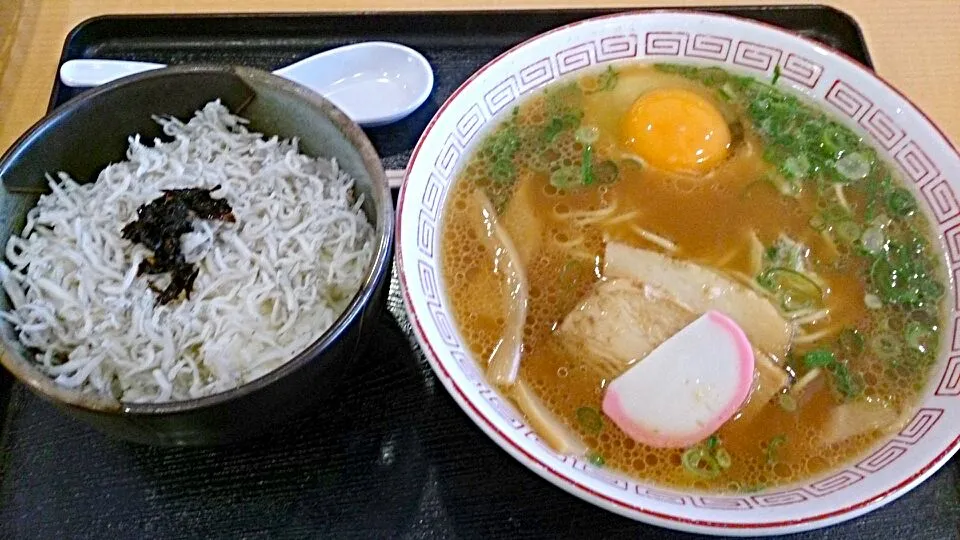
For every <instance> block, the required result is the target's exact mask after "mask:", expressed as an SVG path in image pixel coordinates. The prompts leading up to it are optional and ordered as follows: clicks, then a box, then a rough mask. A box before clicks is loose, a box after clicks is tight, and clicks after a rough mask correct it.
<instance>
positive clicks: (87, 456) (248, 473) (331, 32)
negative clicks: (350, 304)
mask: <svg viewBox="0 0 960 540" xmlns="http://www.w3.org/2000/svg"><path fill="white" fill-rule="evenodd" d="M613 11H614V10H579V11H567V10H560V11H558V10H553V11H520V12H451V13H380V14H362V13H349V14H290V15H229V16H110V17H101V18H97V19H92V20H90V21H87V22H85V23H83V24H81V25H80V26H79V27H77V28H76V29H75V30H74V31H73V32H71V33H70V35H69V36H68V38H67V40H66V43H65V46H64V49H63V57H62V60H64V61H65V60H68V59H73V58H92V57H98V58H118V59H130V60H145V61H157V62H164V63H174V64H177V63H188V62H216V63H236V64H244V65H249V66H255V67H261V68H266V69H275V68H277V67H280V66H282V65H285V64H288V63H290V62H293V61H295V60H297V59H299V58H302V57H304V56H307V55H309V54H312V53H314V52H317V51H318V50H322V49H325V48H329V47H334V46H338V45H343V44H347V43H351V42H356V41H361V40H374V39H385V40H391V41H397V42H400V43H404V44H406V45H410V46H412V47H414V48H416V49H418V50H420V51H421V52H423V54H424V55H425V56H426V57H427V59H428V60H430V62H431V63H432V64H433V67H434V69H435V72H436V86H435V88H434V92H433V95H432V96H431V98H430V99H429V100H428V102H427V103H426V104H425V105H424V106H423V107H422V108H421V109H420V110H418V111H417V112H416V113H415V114H413V115H412V116H410V117H408V118H407V119H405V120H404V121H402V122H400V123H397V124H395V125H392V126H387V127H383V128H376V129H371V130H369V131H368V134H369V136H370V138H371V140H372V141H373V143H374V145H375V146H376V147H377V150H378V151H379V152H380V154H381V155H382V156H383V159H384V165H385V166H386V167H387V168H388V169H397V168H403V167H404V166H405V164H406V162H407V159H408V157H409V152H410V149H411V148H412V146H413V145H414V144H415V142H416V140H417V139H418V137H419V136H420V133H421V132H422V130H423V129H424V127H425V126H426V124H427V122H428V121H429V120H430V118H431V117H432V115H433V114H434V113H435V112H436V110H437V108H438V107H439V105H440V104H441V103H442V102H443V100H445V99H446V98H447V97H448V96H449V95H450V94H451V93H452V92H453V90H454V89H455V88H456V87H457V86H458V85H459V84H460V83H461V82H462V81H463V80H464V79H466V78H467V77H468V76H469V75H470V74H471V73H472V72H473V71H475V70H476V69H477V68H479V67H480V66H481V65H483V64H484V63H485V62H487V61H488V60H490V59H492V58H493V57H494V56H496V55H497V54H499V53H500V52H502V51H504V50H506V49H508V48H509V47H511V46H513V45H514V44H516V43H518V42H520V41H522V40H524V39H526V38H528V37H530V36H533V35H535V34H537V33H540V32H541V31H544V30H547V29H550V28H553V27H556V26H559V25H562V24H565V23H568V22H571V21H575V20H579V19H583V18H587V17H591V16H595V15H601V14H605V13H611V12H613ZM713 11H720V12H724V13H729V14H734V15H740V16H744V17H749V18H753V19H757V20H761V21H765V22H768V23H772V24H775V25H778V26H781V27H784V28H787V29H790V30H794V31H796V32H799V33H801V34H803V35H806V36H808V37H812V38H814V39H817V40H820V41H822V42H823V43H825V44H827V45H829V46H832V47H834V48H837V49H839V50H841V51H843V52H844V53H846V54H847V55H849V56H851V57H853V58H854V59H856V60H858V61H860V62H862V63H863V64H865V65H867V66H869V65H870V57H869V55H868V53H867V49H866V46H865V44H864V42H863V38H862V35H861V33H860V30H859V28H858V27H857V24H856V23H855V21H853V20H852V19H851V18H850V17H848V16H846V15H845V14H843V13H841V12H839V11H836V10H834V9H831V8H826V7H819V6H806V7H749V8H724V9H714V10H713ZM77 93H78V91H77V90H74V89H70V88H67V87H64V86H62V85H61V84H60V83H59V81H58V82H56V83H55V84H54V87H53V93H52V95H51V99H50V107H51V108H53V107H56V106H57V105H59V104H61V103H63V102H64V101H66V100H67V99H69V98H71V97H73V96H75V95H77ZM388 307H389V309H388V310H387V311H385V312H384V314H383V316H382V317H381V319H380V322H379V327H378V328H377V329H376V330H375V331H371V332H370V334H369V339H370V341H371V343H370V347H369V349H368V351H367V353H366V354H365V356H364V357H362V358H359V359H358V361H357V362H355V364H354V367H353V368H352V370H351V372H350V374H349V376H348V377H347V380H346V381H345V382H344V384H343V387H342V389H341V391H340V392H339V393H337V394H336V395H331V396H327V397H326V398H325V400H324V402H323V404H322V405H321V406H319V407H317V408H316V409H315V410H313V411H312V412H310V413H309V414H306V415H304V416H302V417H299V418H297V419H296V420H294V421H291V422H290V423H288V424H286V425H283V426H280V427H279V428H278V430H277V431H276V432H275V433H273V434H271V435H268V436H265V437H262V438H260V439H257V440H252V441H249V442H246V443H243V444H238V445H234V446H229V447H221V448H212V449H211V448H207V449H195V448H187V449H169V448H166V449H165V448H151V447H142V446H136V445H132V444H128V443H124V442H119V441H115V440H112V439H108V438H106V437H104V436H103V435H101V434H99V433H98V432H96V431H93V430H92V429H91V428H88V427H86V426H85V425H83V424H80V423H78V422H76V421H74V420H72V419H70V418H68V417H66V416H64V415H62V414H60V413H59V412H57V411H56V410H55V409H53V408H52V406H50V405H49V404H47V403H46V402H44V401H42V400H40V399H39V398H37V397H35V396H34V395H32V394H31V393H30V392H29V391H27V389H26V388H25V387H23V386H22V385H19V384H16V383H14V384H10V383H9V378H8V383H7V384H6V385H5V386H0V398H4V397H5V398H6V399H5V401H6V402H7V405H6V409H5V410H3V411H0V412H2V415H0V422H2V423H0V538H42V539H48V538H50V539H52V538H131V539H141V538H174V537H191V538H192V537H197V538H214V537H220V538H316V537H330V538H412V539H429V538H615V537H642V538H670V539H673V538H689V537H691V535H686V534H682V533H675V532H672V531H668V530H665V529H660V528H657V527H652V526H648V525H644V524H642V523H636V522H633V521H630V520H627V519H625V518H622V517H619V516H616V515H614V514H611V513H608V512H606V511H603V510H600V509H598V508H595V507H593V506H591V505H589V504H587V503H585V502H582V501H580V500H579V499H577V498H575V497H573V496H571V495H568V494H566V493H565V492H563V491H561V490H560V489H558V488H556V487H554V486H553V485H551V484H549V483H548V482H546V481H544V480H542V479H541V478H540V477H538V476H537V475H535V474H534V473H532V472H530V471H528V470H527V469H526V468H525V467H524V466H522V465H520V464H519V463H518V462H517V461H515V460H514V459H513V458H511V457H509V456H508V455H507V454H506V453H505V452H504V451H502V450H500V449H499V447H497V446H496V445H495V444H494V443H493V442H492V441H490V439H488V438H487V437H486V436H485V435H484V434H483V433H482V432H481V431H480V430H479V429H478V428H477V427H476V426H475V425H474V424H473V423H472V422H471V421H470V420H469V419H468V418H467V417H466V415H464V414H463V413H462V412H461V411H460V409H459V408H458V407H457V405H456V404H455V403H454V402H453V400H452V399H451V398H450V397H449V396H448V395H447V393H446V391H444V390H443V388H442V386H441V385H440V384H439V383H438V381H437V379H436V378H435V377H434V375H433V373H432V371H431V370H430V368H429V366H428V365H427V364H426V362H425V361H424V360H423V358H422V356H421V355H420V353H419V351H418V349H417V347H416V346H415V345H414V344H413V343H412V340H411V338H410V333H409V328H408V326H407V323H406V317H405V316H404V314H403V307H402V303H401V302H400V301H399V297H398V295H397V286H396V280H395V279H394V281H393V283H392V287H391V294H390V298H389V301H388ZM3 374H4V373H3V372H2V370H0V375H3ZM957 476H958V470H957V465H956V462H952V463H951V464H950V465H948V466H947V467H945V468H944V469H942V470H941V471H940V472H938V473H937V474H935V475H934V476H933V477H932V478H931V479H929V480H927V481H926V482H924V483H923V484H922V485H921V486H919V487H918V488H917V489H915V490H913V491H912V492H911V493H910V494H908V495H906V496H904V497H903V498H901V499H900V500H898V501H896V502H894V503H891V504H890V505H888V506H886V507H884V508H882V509H880V510H877V511H875V512H873V513H870V514H868V515H866V516H864V517H861V518H859V519H857V520H854V521H851V522H848V523H846V524H843V525H839V526H836V527H832V528H829V529H825V530H821V531H817V532H811V533H807V534H803V535H799V536H798V538H858V539H859V538H864V539H884V540H886V539H888V538H896V539H898V540H903V539H909V538H922V539H939V538H957V536H958V533H960V531H958V528H957V524H958V517H960V504H958V492H957V489H956V487H955V486H956V485H957V480H958V478H957Z"/></svg>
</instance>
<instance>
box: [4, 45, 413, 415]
mask: <svg viewBox="0 0 960 540" xmlns="http://www.w3.org/2000/svg"><path fill="white" fill-rule="evenodd" d="M191 73H216V74H223V75H234V76H236V77H239V79H240V80H241V81H242V82H243V83H244V84H248V83H249V81H254V82H258V83H261V84H265V85H267V86H270V87H273V88H276V89H278V90H280V91H283V92H285V93H287V94H288V95H293V96H295V97H297V98H298V99H300V100H301V101H303V102H305V103H306V104H307V105H309V106H310V108H311V110H313V111H314V112H316V113H317V114H319V115H322V116H325V117H327V118H328V119H329V120H330V121H331V122H332V123H333V124H334V126H335V127H336V128H337V129H339V130H340V132H341V133H342V134H343V136H344V138H345V139H347V141H348V142H349V143H350V145H351V146H352V147H353V148H354V149H355V150H356V151H357V153H358V154H359V155H360V158H361V161H362V163H363V165H364V169H365V170H366V171H367V173H368V174H369V175H370V180H371V189H372V190H373V191H374V193H375V195H376V196H378V197H379V200H380V201H381V204H377V203H376V202H375V201H374V203H373V204H374V208H375V213H376V217H377V219H378V220H379V223H377V224H375V228H374V234H375V236H376V249H375V251H374V253H373V257H372V258H371V261H370V263H369V265H368V268H367V271H366V273H365V275H364V279H363V281H362V283H361V285H360V288H359V289H358V290H357V292H356V293H355V294H354V296H353V299H352V300H351V301H350V303H349V304H348V305H347V307H346V308H345V309H344V310H343V312H342V313H341V314H340V315H339V316H338V317H337V318H336V319H335V320H334V322H333V324H332V325H331V326H330V327H329V328H328V329H327V330H326V331H324V333H323V334H321V335H320V336H318V337H317V338H316V339H315V340H314V341H312V342H311V343H310V344H309V345H307V347H306V348H305V349H303V350H302V351H300V352H299V353H297V354H296V355H294V356H293V357H291V358H290V359H289V360H288V361H287V362H285V363H284V364H282V365H280V366H279V367H277V368H276V369H273V370H272V371H270V372H268V373H266V374H264V375H262V376H260V377H258V378H256V379H253V380H251V381H248V382H246V383H243V384H241V385H240V386H237V387H235V388H231V389H229V390H225V391H223V392H218V393H216V394H212V395H209V396H204V397H200V398H191V399H185V400H179V401H165V402H160V403H151V402H145V403H134V402H125V401H120V400H116V399H114V398H112V397H108V396H104V395H101V394H93V393H84V392H81V391H79V390H76V389H71V388H65V387H62V386H60V385H58V384H57V383H55V382H54V381H53V379H51V378H49V377H48V376H47V375H46V374H44V373H42V372H41V371H40V370H39V369H37V368H36V367H35V366H33V364H32V363H31V362H30V361H29V360H28V359H26V358H20V355H17V354H11V352H10V351H8V350H7V347H6V346H3V347H0V364H2V365H3V366H4V367H5V368H6V369H7V371H9V372H10V373H12V374H13V375H14V377H15V378H16V379H17V380H18V381H19V382H21V383H23V384H25V385H26V386H28V387H29V388H30V389H31V390H33V391H34V392H35V393H37V394H39V395H40V396H41V397H43V398H44V399H47V400H49V401H51V402H53V403H55V404H62V405H67V406H69V407H72V408H76V409H80V410H85V411H91V412H96V413H108V414H123V415H128V416H131V417H149V416H161V415H168V414H178V413H186V412H190V411H194V410H198V409H205V408H210V407H214V406H217V405H221V404H223V403H226V402H228V401H232V400H234V399H237V398H240V397H243V396H245V395H248V394H252V393H255V392H257V391H259V390H261V389H263V388H265V387H267V386H270V385H272V384H274V383H275V382H277V381H279V380H280V379H283V378H284V377H286V376H288V375H292V374H293V373H294V372H296V371H298V370H299V369H300V368H301V367H303V366H304V365H305V364H307V363H309V362H311V361H315V360H316V361H319V360H320V359H319V358H318V356H319V355H320V354H321V353H322V352H323V350H325V349H327V348H328V347H329V346H330V345H332V344H333V343H334V342H336V340H337V339H339V338H340V337H341V335H342V334H343V333H344V332H345V331H346V330H347V327H348V326H349V324H350V323H352V322H353V321H354V320H355V319H357V318H358V317H360V316H361V315H362V313H363V311H364V310H365V309H366V307H367V305H368V304H369V303H370V301H371V299H372V297H373V295H374V294H375V292H376V289H377V287H378V286H379V284H380V283H381V282H382V281H383V279H384V277H385V276H386V275H387V273H389V270H390V266H389V263H390V259H391V254H392V251H393V242H394V237H395V235H394V228H395V224H396V220H395V210H394V207H393V204H392V197H391V193H390V187H389V184H388V182H387V178H386V173H385V171H384V168H383V164H382V162H381V160H380V157H379V155H378V154H377V152H376V150H375V149H374V147H373V144H372V143H371V142H370V139H369V138H368V137H367V136H366V134H365V133H364V132H363V130H362V129H361V128H360V126H359V125H358V124H357V123H356V122H354V121H353V120H351V119H350V118H349V117H348V116H347V115H346V114H345V113H344V112H343V111H341V110H340V109H339V108H338V107H337V106H336V105H334V104H333V103H332V102H331V101H329V100H327V99H326V98H324V97H323V96H322V95H320V94H318V93H317V92H315V91H313V90H311V89H310V88H308V87H306V86H303V85H301V84H299V83H296V82H294V81H291V80H288V79H285V78H283V77H280V76H278V75H275V74H273V73H270V72H268V71H265V70H262V69H259V68H252V67H246V66H237V65H220V64H196V65H193V64H191V65H179V66H166V67H163V68H159V69H155V70H150V71H146V72H142V73H137V74H135V75H130V76H127V77H123V78H120V79H117V80H114V81H111V82H109V83H106V84H103V85H100V86H98V87H96V88H93V89H90V90H88V91H86V92H84V93H82V94H80V95H78V96H76V97H74V98H72V99H70V100H68V101H66V102H64V103H63V104H62V105H60V106H59V107H57V108H55V109H53V110H51V111H50V112H49V113H48V114H46V115H45V116H44V117H43V118H41V119H39V120H38V121H37V122H35V123H34V124H33V125H32V126H31V127H30V128H29V129H28V130H27V131H25V132H24V133H23V134H22V135H21V136H20V137H18V138H17V140H16V141H15V142H14V143H13V145H11V146H10V148H9V149H7V150H6V151H5V152H4V153H3V155H0V163H3V162H5V161H6V160H7V159H8V158H10V157H12V156H14V155H15V154H17V153H19V152H24V151H27V149H28V148H29V146H30V145H31V144H33V143H36V141H34V137H35V136H36V135H38V134H40V133H41V132H42V131H43V130H44V129H45V128H47V127H48V126H49V125H50V124H52V123H54V122H56V121H58V120H59V119H60V118H61V117H62V116H63V115H65V114H68V113H70V112H72V111H73V110H75V109H77V108H79V107H82V106H83V104H84V103H85V102H86V101H87V100H88V99H90V98H93V97H97V96H102V95H104V94H109V93H111V92H113V91H114V90H116V89H118V88H121V87H126V86H132V85H136V84H139V83H140V82H142V81H145V80H150V79H155V78H175V77H178V76H180V75H184V74H191ZM231 112H232V113H233V114H238V115H242V111H240V112H237V111H231Z"/></svg>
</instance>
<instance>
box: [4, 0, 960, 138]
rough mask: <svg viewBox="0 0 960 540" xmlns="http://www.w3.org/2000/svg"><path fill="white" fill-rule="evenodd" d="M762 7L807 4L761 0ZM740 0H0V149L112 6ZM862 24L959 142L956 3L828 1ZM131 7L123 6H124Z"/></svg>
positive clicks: (34, 114)
mask: <svg viewBox="0 0 960 540" xmlns="http://www.w3.org/2000/svg"><path fill="white" fill-rule="evenodd" d="M761 2H762V3H766V4H788V3H791V4H796V3H811V4H812V3H815V2H806V1H804V0H792V1H791V0H785V1H784V0H761ZM761 2H751V1H750V0H673V1H670V0H605V3H604V4H602V5H600V4H596V3H594V2H592V1H588V0H420V2H403V1H402V0H353V1H351V2H337V1H334V0H151V1H149V2H136V3H133V2H130V1H129V0H0V151H2V150H5V149H6V148H7V147H8V146H9V145H10V144H11V143H12V142H13V141H14V140H15V139H16V138H17V136H19V135H20V133H22V132H23V131H24V130H26V129H27V128H28V127H30V125H31V124H33V123H34V122H35V121H36V120H37V119H39V118H40V117H41V116H42V115H43V113H44V112H45V110H46V107H47V100H48V98H49V95H50V89H51V84H52V82H53V80H54V76H55V74H56V69H57V62H58V59H59V55H60V49H61V47H62V46H63V42H64V38H65V37H66V35H67V33H68V32H69V31H70V29H72V28H73V27H74V26H76V25H77V24H79V23H80V22H82V21H83V20H85V19H88V18H90V17H94V16H97V15H103V14H116V13H199V12H206V13H212V12H223V13H229V12H257V11H260V12H282V11H344V10H346V11H369V10H403V9H417V10H428V9H438V10H442V9H448V10H449V9H496V8H507V7H510V8H525V7H541V8H542V7H620V6H623V7H665V6H670V5H673V6H679V5H683V6H694V5H704V4H710V5H735V4H747V3H761ZM826 3H829V4H832V5H834V6H835V7H837V8H839V9H841V10H843V11H846V12H848V13H850V14H852V15H853V16H854V17H855V18H856V19H857V21H859V23H860V25H861V26H862V28H863V32H864V35H865V37H866V40H867V45H868V46H869V48H870V51H871V53H872V55H873V60H874V63H875V65H876V68H877V71H878V72H879V73H880V74H881V75H882V76H884V77H885V78H886V79H888V80H889V81H890V82H892V83H893V84H894V85H895V86H897V87H898V88H900V90H901V91H903V92H904V93H905V94H907V95H908V96H910V98H911V99H913V100H914V102H915V103H917V104H918V105H919V106H920V107H921V108H922V109H924V110H925V111H926V112H927V113H928V114H929V115H930V116H931V117H932V118H933V119H934V120H935V121H936V122H937V123H938V124H939V125H940V127H941V128H942V129H943V130H944V131H945V132H946V133H947V134H948V136H950V137H951V138H952V140H953V141H954V142H955V143H960V31H958V30H957V29H958V28H960V0H838V1H835V2H826ZM131 5H133V7H130V6H131Z"/></svg>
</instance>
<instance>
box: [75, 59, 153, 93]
mask: <svg viewBox="0 0 960 540" xmlns="http://www.w3.org/2000/svg"><path fill="white" fill-rule="evenodd" d="M162 67H164V65H163V64H152V63H150V62H133V61H129V60H91V59H81V60H67V61H66V62H64V63H63V65H62V66H60V80H61V81H63V84H65V85H67V86H74V87H85V86H99V85H101V84H106V83H108V82H110V81H112V80H114V79H119V78H120V77H126V76H127V75H133V74H134V73H141V72H144V71H150V70H151V69H159V68H162Z"/></svg>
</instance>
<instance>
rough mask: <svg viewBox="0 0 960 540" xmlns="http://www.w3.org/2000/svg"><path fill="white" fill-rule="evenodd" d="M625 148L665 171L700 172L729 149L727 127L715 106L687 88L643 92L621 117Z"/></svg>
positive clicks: (719, 158) (710, 167)
mask: <svg viewBox="0 0 960 540" xmlns="http://www.w3.org/2000/svg"><path fill="white" fill-rule="evenodd" d="M621 133H622V134H623V137H624V146H626V148H627V149H629V151H631V152H633V153H634V154H636V155H638V156H640V158H642V159H643V160H644V161H645V162H646V163H647V164H649V165H650V166H652V167H656V168H658V169H662V170H665V171H669V172H676V173H685V174H704V173H707V172H709V171H710V170H712V169H713V168H714V167H716V166H717V165H719V164H720V163H722V162H723V160H724V159H726V157H727V153H728V152H729V150H730V128H729V126H727V122H726V120H724V118H723V116H722V115H721V114H720V111H718V110H717V108H716V107H715V106H714V105H713V104H712V103H710V102H709V101H707V100H706V99H704V98H702V97H701V96H699V95H697V94H695V93H693V92H690V91H688V90H677V89H664V90H654V91H652V92H648V93H646V94H644V95H642V96H640V97H639V98H637V100H636V101H634V102H633V105H631V106H630V110H629V111H628V112H627V114H626V116H625V117H624V118H623V119H622V120H621Z"/></svg>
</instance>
